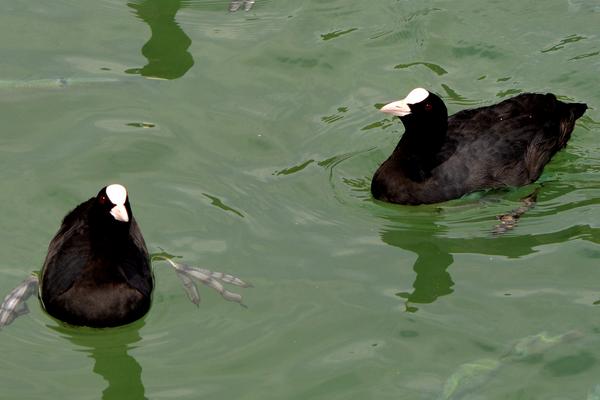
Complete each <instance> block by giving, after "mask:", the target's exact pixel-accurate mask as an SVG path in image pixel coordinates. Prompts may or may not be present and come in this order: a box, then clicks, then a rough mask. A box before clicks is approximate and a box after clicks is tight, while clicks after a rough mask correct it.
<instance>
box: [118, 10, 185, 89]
mask: <svg viewBox="0 0 600 400" xmlns="http://www.w3.org/2000/svg"><path fill="white" fill-rule="evenodd" d="M183 5H184V2H183V1H181V0H141V1H133V2H130V3H128V4H127V6H128V7H130V8H132V9H133V10H135V13H136V15H137V16H138V17H139V18H140V19H142V20H143V21H144V22H146V23H147V24H148V26H149V27H150V31H151V33H152V36H151V37H150V40H148V42H146V44H145V45H144V47H142V54H143V55H144V57H146V59H148V64H146V66H144V67H142V68H132V69H128V70H126V71H125V72H127V73H129V74H139V75H142V76H146V77H149V78H160V79H177V78H180V77H182V76H183V75H184V74H185V73H186V72H187V71H188V70H189V69H190V68H191V67H192V65H194V59H193V57H192V55H191V54H190V52H189V51H188V48H189V47H190V45H191V44H192V40H191V39H190V38H189V36H188V35H186V34H185V32H184V31H183V30H182V29H181V27H180V26H179V25H178V24H177V22H176V21H175V15H176V14H177V11H179V9H180V8H181V7H182V6H183Z"/></svg>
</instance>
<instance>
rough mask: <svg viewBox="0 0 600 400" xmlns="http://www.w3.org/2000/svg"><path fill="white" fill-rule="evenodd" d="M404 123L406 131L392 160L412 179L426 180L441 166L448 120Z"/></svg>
mask: <svg viewBox="0 0 600 400" xmlns="http://www.w3.org/2000/svg"><path fill="white" fill-rule="evenodd" d="M402 122H403V123H404V127H405V128H406V130H405V132H404V134H403V135H402V138H401V139H400V142H399V143H398V145H397V146H396V149H395V150H394V153H393V154H392V157H391V158H392V160H393V161H394V162H396V163H399V164H400V165H401V166H402V169H404V170H405V171H407V173H408V174H409V176H410V177H411V179H413V180H415V181H421V180H424V179H426V178H427V177H428V176H429V175H430V172H431V170H432V169H433V168H435V167H437V166H438V165H439V164H440V160H438V154H439V152H440V149H441V148H442V146H443V145H444V143H445V142H446V137H447V136H446V133H447V128H448V122H447V119H444V120H440V121H436V122H435V123H433V122H430V123H414V122H413V121H404V120H403V121H402Z"/></svg>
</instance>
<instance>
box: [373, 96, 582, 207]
mask: <svg viewBox="0 0 600 400" xmlns="http://www.w3.org/2000/svg"><path fill="white" fill-rule="evenodd" d="M586 109H587V105H585V104H582V103H564V102H561V101H559V100H557V99H556V96H555V95H553V94H550V93H548V94H535V93H524V94H520V95H518V96H515V97H513V98H510V99H507V100H504V101H502V102H500V103H498V104H495V105H491V106H487V107H481V108H476V109H470V110H463V111H459V112H458V113H456V114H454V115H452V116H450V117H448V111H447V109H446V106H445V104H444V102H443V101H442V100H441V99H440V98H439V97H438V96H436V95H435V94H433V93H430V92H429V91H427V90H425V89H422V88H417V89H414V90H412V91H411V92H410V93H409V94H408V96H407V97H406V98H405V99H403V100H400V101H396V102H393V103H390V104H387V105H385V106H383V107H382V108H381V111H383V112H384V113H387V114H391V115H394V116H398V117H400V120H401V121H402V123H403V124H404V127H405V132H404V135H403V136H402V138H401V140H400V142H399V143H398V145H397V146H396V148H395V149H394V152H393V153H392V155H391V156H390V157H389V158H388V159H387V160H386V161H385V162H384V163H383V164H381V166H380V167H379V168H378V169H377V171H376V172H375V175H374V176H373V179H372V181H371V193H372V194H373V197H375V198H376V199H378V200H382V201H387V202H392V203H400V204H430V203H438V202H442V201H446V200H450V199H455V198H458V197H461V196H462V195H464V194H467V193H471V192H474V191H478V190H482V189H494V188H505V187H512V186H523V185H527V184H529V183H531V182H533V181H535V180H536V179H538V178H539V176H540V175H541V173H542V171H543V169H544V166H545V165H546V164H547V163H548V162H549V161H550V159H551V158H552V156H554V154H555V153H556V152H558V151H559V150H560V149H562V148H564V147H565V146H566V144H567V141H568V140H569V138H570V137H571V133H572V132H573V127H574V125H575V120H577V119H578V118H579V117H581V116H582V115H583V113H584V112H585V110H586Z"/></svg>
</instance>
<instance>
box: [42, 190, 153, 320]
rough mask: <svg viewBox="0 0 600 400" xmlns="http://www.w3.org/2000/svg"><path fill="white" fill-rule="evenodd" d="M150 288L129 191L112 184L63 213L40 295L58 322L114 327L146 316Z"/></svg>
mask: <svg viewBox="0 0 600 400" xmlns="http://www.w3.org/2000/svg"><path fill="white" fill-rule="evenodd" d="M153 287H154V280H153V275H152V270H151V267H150V257H149V255H148V250H147V249H146V243H145V242H144V238H143V236H142V233H141V231H140V228H139V226H138V224H137V222H136V221H135V219H134V218H133V215H132V213H131V206H130V204H129V198H128V195H127V191H126V189H125V188H124V187H123V186H121V185H118V184H113V185H109V186H107V187H105V188H103V189H102V190H100V192H99V193H98V195H97V196H96V197H92V198H91V199H89V200H87V201H85V202H83V203H81V204H80V205H78V206H77V207H76V208H75V209H74V210H73V211H71V212H70V213H69V214H67V216H65V218H64V220H63V222H62V225H61V227H60V229H59V231H58V233H57V234H56V236H55V237H54V238H53V239H52V241H51V242H50V245H49V247H48V254H47V256H46V260H45V261H44V265H43V267H42V271H41V277H40V299H41V301H42V304H43V306H44V308H45V309H46V311H47V312H48V314H50V315H52V316H53V317H55V318H57V319H59V320H61V321H64V322H67V323H69V324H72V325H82V326H90V327H112V326H118V325H124V324H127V323H130V322H133V321H135V320H137V319H139V318H141V317H142V316H144V315H145V314H146V313H147V312H148V310H149V309H150V304H151V302H152V289H153Z"/></svg>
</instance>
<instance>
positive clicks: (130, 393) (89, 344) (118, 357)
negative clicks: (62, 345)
mask: <svg viewBox="0 0 600 400" xmlns="http://www.w3.org/2000/svg"><path fill="white" fill-rule="evenodd" d="M143 326H144V323H143V322H141V321H138V322H136V323H134V324H132V325H128V326H125V327H121V328H111V329H91V328H75V327H67V326H62V325H59V326H52V327H51V328H52V329H54V330H56V331H57V332H59V333H60V334H61V335H62V336H63V337H65V338H67V339H69V340H70V341H71V342H72V343H73V344H74V345H75V346H76V348H77V349H78V351H82V352H83V353H87V354H88V355H89V357H91V358H92V359H94V369H93V371H94V372H95V373H97V374H98V375H100V376H101V377H102V378H104V380H106V382H107V383H108V386H107V387H106V389H104V391H103V392H102V399H103V400H121V399H128V400H141V399H147V398H146V396H145V389H144V385H143V383H142V367H141V366H140V364H139V363H138V362H137V361H136V359H135V358H133V357H132V356H131V355H129V354H128V351H129V350H131V349H132V348H134V347H135V346H133V344H134V343H137V342H139V341H140V340H141V337H140V335H139V330H140V329H141V328H142V327H143Z"/></svg>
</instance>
